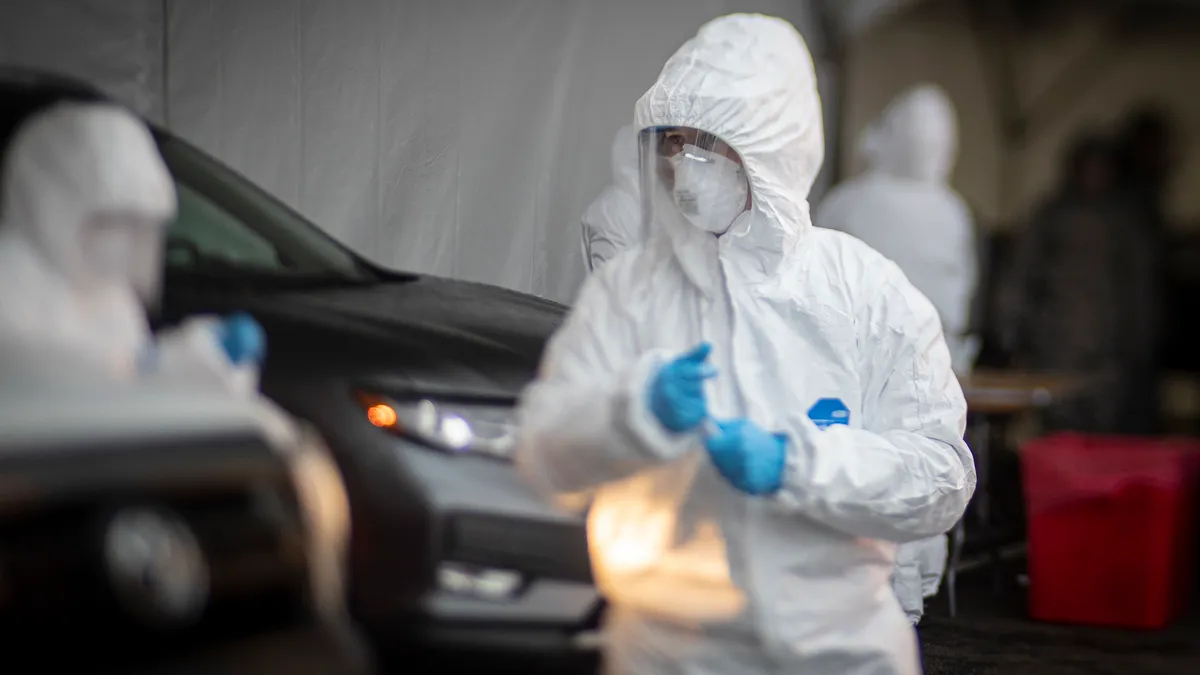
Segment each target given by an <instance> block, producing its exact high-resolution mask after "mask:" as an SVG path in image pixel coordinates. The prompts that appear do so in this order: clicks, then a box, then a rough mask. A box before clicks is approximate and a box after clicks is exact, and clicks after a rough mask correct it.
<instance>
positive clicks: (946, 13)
mask: <svg viewBox="0 0 1200 675" xmlns="http://www.w3.org/2000/svg"><path fill="white" fill-rule="evenodd" d="M1107 20H1108V19H1107V17H1106V15H1105V14H1104V13H1102V12H1099V11H1088V10H1087V9H1086V8H1084V9H1083V10H1081V11H1074V12H1071V13H1070V14H1065V15H1061V16H1056V17H1052V19H1051V20H1050V21H1048V22H1047V23H1046V24H1045V25H1044V26H1042V27H1040V28H1039V29H1038V30H1037V31H1026V32H1024V33H1023V34H1022V35H1021V36H1020V38H1019V45H1020V49H1019V51H1018V53H1017V57H1016V59H1015V63H1014V66H1015V80H1016V84H1017V89H1018V90H1017V98H1018V100H1019V101H1020V102H1021V104H1022V106H1023V107H1024V108H1025V109H1026V110H1029V109H1037V108H1038V102H1039V101H1041V100H1044V98H1043V97H1044V96H1045V95H1047V93H1048V92H1049V90H1051V89H1054V88H1056V87H1059V86H1062V80H1061V79H1060V78H1061V77H1062V76H1063V75H1064V74H1065V73H1068V72H1070V71H1071V70H1072V69H1074V68H1078V67H1079V64H1081V63H1082V62H1084V61H1085V60H1097V59H1103V63H1099V64H1096V65H1097V70H1095V71H1094V75H1095V79H1094V80H1093V81H1091V82H1090V84H1089V85H1088V86H1086V87H1082V88H1081V90H1080V94H1081V95H1079V96H1078V97H1074V93H1073V92H1072V94H1071V97H1070V98H1068V99H1067V100H1065V101H1064V103H1065V105H1063V106H1062V107H1061V108H1057V109H1055V110H1053V111H1052V112H1051V113H1050V114H1046V115H1044V116H1043V117H1044V119H1035V120H1034V126H1033V128H1032V129H1031V130H1030V133H1029V135H1028V137H1027V138H1026V139H1025V140H1024V141H1023V142H1022V143H1020V144H1017V145H1010V144H1008V143H1006V142H1005V141H1004V139H1003V138H1002V136H1001V134H1000V132H999V121H1000V120H999V119H998V115H997V110H998V108H999V106H998V102H997V101H996V99H995V98H994V95H993V93H994V89H993V88H992V85H990V84H989V82H988V74H987V70H986V68H985V65H984V60H983V59H984V55H983V52H982V49H981V48H982V47H983V46H984V45H981V43H980V41H979V39H978V37H977V36H976V35H973V34H972V31H971V29H970V22H969V20H968V17H967V15H966V11H965V9H964V8H963V6H962V3H936V2H927V3H920V4H917V5H916V6H915V7H913V8H912V9H909V10H905V11H903V12H900V13H893V14H892V15H891V16H890V17H889V18H888V20H886V21H882V22H878V23H876V24H875V25H874V27H873V28H871V29H869V30H868V31H866V32H865V33H864V34H863V35H861V36H860V37H859V38H858V39H857V40H856V41H855V42H854V43H853V46H852V48H851V49H850V52H849V57H848V60H847V63H846V65H845V71H844V74H845V79H844V86H845V87H846V93H845V98H844V100H843V106H844V107H843V116H842V123H843V137H842V148H843V155H842V161H843V165H844V166H846V167H847V168H849V169H853V168H854V166H855V164H856V162H855V161H854V160H855V159H856V158H854V157H853V145H854V140H855V136H856V135H857V133H858V131H859V130H861V129H862V128H863V127H864V126H865V125H866V124H867V123H868V122H869V121H870V120H871V119H872V118H873V117H875V116H876V115H877V114H878V112H879V111H880V110H881V109H882V108H883V106H884V105H885V104H886V103H887V101H888V100H889V99H890V98H891V97H892V96H894V95H895V94H896V93H898V92H899V91H900V90H902V89H903V88H905V87H907V86H908V85H910V84H913V83H914V82H917V81H922V80H929V81H934V82H937V83H939V84H941V85H942V86H944V87H945V88H946V89H947V90H948V92H949V93H950V95H951V96H952V97H953V98H954V101H955V103H956V105H957V106H958V108H959V118H960V119H959V123H960V126H961V137H962V148H961V152H960V160H959V164H958V167H957V170H956V172H955V177H954V184H955V186H956V187H957V188H958V189H959V190H960V191H961V192H962V194H963V195H964V196H965V197H966V198H967V200H968V201H969V202H970V203H971V205H972V206H973V207H974V208H975V209H977V210H978V212H979V213H980V215H981V218H982V220H983V221H984V222H985V223H988V224H992V225H999V226H1007V225H1011V224H1014V223H1019V222H1020V219H1021V218H1022V217H1024V216H1025V215H1026V214H1027V213H1028V212H1029V210H1030V209H1031V208H1032V206H1033V205H1034V203H1036V201H1037V200H1038V199H1039V197H1040V196H1041V195H1042V194H1043V193H1044V192H1045V191H1047V190H1048V189H1051V188H1052V187H1053V186H1054V185H1055V183H1056V181H1057V174H1058V170H1059V166H1060V159H1059V158H1060V155H1061V153H1062V150H1063V147H1064V145H1065V144H1066V143H1068V142H1069V141H1070V139H1071V138H1072V137H1073V135H1074V134H1075V133H1076V132H1078V131H1080V130H1083V129H1085V128H1089V127H1094V126H1096V127H1099V126H1102V125H1108V124H1111V123H1112V122H1114V121H1116V120H1117V119H1118V118H1119V117H1120V115H1121V114H1122V113H1123V112H1125V111H1126V110H1127V109H1128V108H1129V107H1130V106H1131V105H1133V104H1136V103H1139V102H1141V101H1143V100H1153V101H1159V102H1161V103H1162V104H1163V105H1165V106H1166V107H1167V108H1168V109H1169V110H1170V111H1171V113H1172V114H1173V115H1174V117H1175V118H1176V120H1177V122H1178V123H1179V124H1180V125H1181V126H1182V132H1183V139H1182V140H1183V142H1184V147H1183V154H1184V158H1185V160H1186V161H1185V164H1184V166H1183V167H1182V170H1181V175H1180V176H1178V177H1177V180H1176V183H1175V185H1176V186H1177V189H1175V190H1174V191H1173V192H1172V194H1171V200H1170V211H1171V215H1172V216H1173V219H1174V220H1175V221H1176V222H1178V223H1185V224H1194V223H1195V222H1196V221H1197V220H1200V193H1197V192H1196V191H1194V190H1188V189H1185V186H1187V185H1194V184H1196V183H1197V182H1198V181H1200V89H1198V88H1196V87H1195V86H1194V85H1193V83H1194V82H1196V81H1198V80H1200V40H1198V39H1197V35H1200V32H1198V28H1200V26H1198V25H1197V23H1196V22H1187V24H1186V25H1182V24H1181V25H1178V26H1176V27H1175V28H1174V29H1172V30H1167V29H1166V28H1167V27H1164V28H1163V29H1159V28H1157V27H1156V29H1155V30H1154V32H1153V33H1152V34H1151V35H1152V36H1151V37H1150V38H1148V39H1137V40H1132V41H1122V42H1114V41H1113V40H1112V39H1111V38H1106V37H1105V36H1104V35H1103V33H1102V31H1103V30H1104V29H1105V25H1106V21H1107ZM1102 40H1107V41H1106V42H1101V41H1102ZM1098 44H1103V45H1106V46H1105V47H1104V48H1103V49H1102V50H1100V51H1099V52H1097V50H1096V47H1097V45H1098ZM1092 75H1093V73H1089V74H1088V77H1092Z"/></svg>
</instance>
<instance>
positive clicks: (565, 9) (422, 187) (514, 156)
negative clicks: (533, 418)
mask: <svg viewBox="0 0 1200 675" xmlns="http://www.w3.org/2000/svg"><path fill="white" fill-rule="evenodd" d="M730 11H763V12H766V13H771V14H776V15H779V16H783V17H785V18H788V19H789V20H791V21H792V22H793V23H795V24H796V26H797V27H798V28H799V29H800V30H801V31H802V32H803V33H805V35H806V37H808V38H809V40H810V42H811V43H812V47H813V50H814V51H816V52H819V51H820V50H821V49H822V45H821V44H820V41H819V39H818V37H819V36H818V35H817V32H818V31H817V25H818V22H817V21H816V17H815V16H813V15H812V13H811V12H812V3H810V2H808V1H807V0H745V1H737V0H645V1H643V0H609V1H608V2H597V1H595V0H404V1H401V0H254V1H253V2H247V1H245V0H123V1H122V2H119V3H118V2H107V1H105V0H39V1H38V2H18V1H17V0H0V38H3V39H0V62H3V63H20V64H22V65H34V66H39V67H47V68H51V69H54V70H59V71H63V72H66V73H69V74H73V75H78V76H81V77H84V78H86V79H89V80H91V81H94V82H97V83H99V84H100V85H101V86H103V87H105V88H106V89H108V90H109V91H111V92H113V93H115V94H116V95H117V96H119V97H120V98H121V99H123V100H125V101H127V102H129V103H131V104H132V105H133V106H134V107H136V108H137V109H139V110H141V111H143V112H146V113H147V114H149V115H150V116H151V117H152V118H154V119H156V120H159V121H164V122H165V123H166V125H167V126H168V127H169V128H171V129H172V130H173V131H175V132H176V133H178V134H179V135H180V136H182V137H184V138H186V139H188V140H190V141H192V142H194V143H196V144H197V145H199V146H200V147H202V148H204V149H205V150H208V151H209V152H211V153H212V154H214V155H215V156H216V157H218V158H220V159H221V160H223V161H225V162H226V163H228V164H229V165H230V166H232V167H233V168H235V169H237V170H238V171H240V172H242V173H244V174H245V175H246V176H248V177H249V178H251V179H252V180H254V181H255V182H257V183H259V184H260V185H262V186H263V187H265V188H267V189H268V190H270V191H271V192H273V193H274V194H276V195H277V196H279V197H280V198H282V199H283V200H284V201H285V202H287V203H289V204H290V205H292V206H294V207H296V208H297V209H298V210H299V211H300V212H301V213H303V214H305V215H306V216H308V217H310V218H311V219H312V220H313V221H314V222H316V223H318V224H319V225H321V226H322V227H324V228H325V229H326V230H327V231H328V232H329V233H331V234H332V235H334V236H335V237H337V238H338V239H339V240H341V241H343V242H345V243H346V244H348V245H349V246H351V247H352V248H354V249H355V250H357V251H359V252H360V253H362V254H364V255H366V256H367V257H369V258H370V259H372V260H374V261H377V262H379V263H382V264H385V265H388V266H392V267H397V268H402V269H408V270H413V271H418V272H429V273H434V274H439V275H445V276H452V277H458V278H463V279H468V280H475V281H482V282H488V283H494V284H498V285H501V286H506V287H509V288H513V289H516V290H521V291H527V292H532V293H537V294H539V295H543V296H545V297H549V298H552V299H555V300H560V301H568V302H569V301H570V300H571V299H573V297H574V294H575V292H576V290H577V288H578V285H579V283H580V282H581V281H582V278H583V273H584V267H583V262H582V259H581V258H582V256H581V250H580V248H581V247H580V230H579V217H580V214H581V213H582V212H583V210H584V208H585V207H586V206H587V204H588V203H589V202H590V201H591V200H592V199H593V198H594V197H595V196H596V195H597V194H598V193H599V192H600V190H601V189H602V188H603V187H604V185H605V184H606V183H607V182H608V181H609V180H610V179H611V169H610V166H609V154H610V153H609V144H610V142H611V140H612V135H613V133H614V132H615V131H616V130H617V129H618V128H619V127H620V126H621V125H622V124H626V123H628V122H629V121H631V118H632V111H633V105H634V103H635V101H636V100H637V98H638V97H639V96H640V95H641V93H642V92H643V91H644V90H645V89H646V88H647V87H648V86H649V85H650V84H651V83H652V82H653V80H654V78H655V77H656V75H657V74H658V69H659V68H660V67H661V65H662V63H663V62H664V61H665V60H666V58H667V57H668V56H669V55H670V54H671V52H673V51H674V50H675V49H676V48H677V47H678V46H679V45H680V44H682V43H683V41H684V40H686V39H687V38H688V37H689V36H690V35H692V34H693V33H694V32H695V30H696V29H697V28H698V27H699V26H700V25H701V24H702V23H703V22H705V21H707V20H709V19H711V18H713V17H716V16H719V15H721V14H724V13H728V12H730ZM164 35H165V36H166V39H165V42H164V40H163V36H164ZM164 69H165V71H164ZM820 71H821V72H820V75H821V78H822V79H823V80H824V81H826V82H828V81H829V80H830V76H831V74H832V72H831V70H830V69H829V68H827V67H822V68H821V69H820ZM827 112H829V111H827ZM828 117H829V119H830V120H832V119H834V117H835V116H834V115H831V114H830V115H828ZM827 183H828V181H822V182H819V183H818V185H819V186H823V185H826V184H827ZM818 189H820V187H818Z"/></svg>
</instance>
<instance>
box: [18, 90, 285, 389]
mask: <svg viewBox="0 0 1200 675" xmlns="http://www.w3.org/2000/svg"><path fill="white" fill-rule="evenodd" d="M0 208H2V212H0V214H2V220H0V223H2V224H0V351H3V354H4V355H5V356H4V361H5V362H6V366H5V371H6V382H7V383H9V384H13V383H15V382H16V381H18V378H20V377H21V373H24V374H25V375H27V376H29V377H32V378H40V377H41V376H42V373H44V372H48V370H47V368H46V367H47V366H54V365H60V364H61V363H62V362H63V361H64V360H66V361H69V362H72V363H75V364H76V366H77V367H76V370H75V373H76V375H75V376H76V377H79V378H84V377H89V373H91V376H93V377H95V378H99V379H101V380H107V379H110V378H117V379H125V380H131V379H135V378H138V377H159V376H161V377H168V378H175V379H181V380H190V381H193V382H209V383H212V384H219V385H221V386H224V387H227V388H228V389H230V390H231V391H235V392H238V393H241V394H246V395H256V394H257V384H258V383H257V366H258V363H257V361H258V360H260V359H261V351H262V349H263V344H262V342H263V335H262V331H261V328H260V327H259V326H258V325H257V323H256V322H254V320H253V319H252V318H250V317H248V316H245V315H237V316H234V317H231V318H229V319H226V320H222V319H219V318H216V317H197V318H194V319H191V320H189V321H187V322H185V323H184V324H183V325H182V326H180V327H179V328H177V329H174V330H171V331H166V332H165V333H164V334H163V335H162V336H161V337H160V338H159V339H158V340H157V341H156V340H155V338H154V336H153V334H152V333H151V331H150V326H149V322H148V320H147V318H146V313H145V305H147V304H153V303H154V302H156V301H157V296H158V293H159V287H160V284H161V270H162V256H163V239H164V236H165V232H166V228H167V225H168V224H169V223H170V222H171V220H172V219H173V218H174V216H175V209H176V197H175V186H174V182H173V181H172V179H171V175H170V173H168V171H167V168H166V166H165V165H164V164H163V160H162V157H161V156H160V155H159V153H158V149H157V147H156V146H155V143H154V139H153V138H152V136H151V134H150V131H149V129H148V128H146V126H145V124H143V123H142V122H141V120H139V119H137V117H135V116H134V115H132V114H131V113H129V112H127V111H125V110H124V109H122V108H120V107H119V106H115V105H111V104H106V103H98V102H82V101H76V102H63V103H60V104H58V105H54V106H51V107H49V108H47V109H45V110H42V111H39V112H36V113H34V114H32V115H31V116H30V118H29V119H27V120H26V121H24V122H23V123H22V124H21V126H20V127H19V128H18V129H17V130H16V131H15V133H14V135H13V138H12V140H11V142H10V144H9V147H8V148H7V150H6V152H5V158H4V172H3V202H0ZM18 355H19V356H18Z"/></svg>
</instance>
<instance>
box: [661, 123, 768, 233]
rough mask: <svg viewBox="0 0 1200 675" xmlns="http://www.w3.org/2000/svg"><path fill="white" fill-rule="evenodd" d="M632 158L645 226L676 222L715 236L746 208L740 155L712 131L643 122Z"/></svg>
mask: <svg viewBox="0 0 1200 675" xmlns="http://www.w3.org/2000/svg"><path fill="white" fill-rule="evenodd" d="M638 158H639V160H638V166H639V169H640V172H641V187H642V215H643V218H644V219H645V223H644V224H645V225H646V227H647V230H646V231H648V232H654V231H655V228H656V227H658V226H672V225H680V226H685V227H692V228H698V229H699V230H702V231H704V232H708V233H711V234H714V235H718V236H719V235H722V234H724V233H725V232H727V231H728V230H729V228H730V227H731V226H732V225H733V222H734V221H735V220H737V219H738V217H739V216H741V215H742V214H743V213H745V212H746V211H747V210H748V209H749V206H750V196H749V195H750V184H749V181H748V180H747V177H746V171H745V169H744V167H743V166H742V160H741V157H740V156H739V155H738V153H737V152H736V151H735V150H734V149H733V147H732V146H730V145H729V144H728V143H727V142H725V141H724V140H722V139H721V138H720V137H718V136H717V135H715V134H712V133H709V132H707V131H703V130H700V129H694V128H690V127H649V128H647V129H643V130H642V131H641V132H640V133H639V135H638Z"/></svg>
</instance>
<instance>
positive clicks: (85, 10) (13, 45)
mask: <svg viewBox="0 0 1200 675" xmlns="http://www.w3.org/2000/svg"><path fill="white" fill-rule="evenodd" d="M163 4H164V3H163V0H121V1H120V2H113V1H112V0H36V1H35V0H0V64H3V65H9V66H27V67H33V68H41V69H46V70H51V71H54V72H58V73H62V74H65V75H72V76H75V77H79V78H81V79H84V80H87V81H89V82H93V83H95V84H97V85H99V86H101V87H103V88H104V89H105V90H106V91H109V92H111V93H112V94H113V95H114V96H116V97H118V98H120V99H121V100H122V101H125V102H126V103H128V104H129V105H130V106H132V107H133V108H135V109H137V110H138V111H139V112H141V113H143V114H145V115H147V116H148V117H150V118H151V119H154V120H156V121H157V120H161V119H162V112H163V103H164V98H163V93H164V91H163V90H164V87H163V84H164V82H163V76H164V71H163V35H164V32H163Z"/></svg>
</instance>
